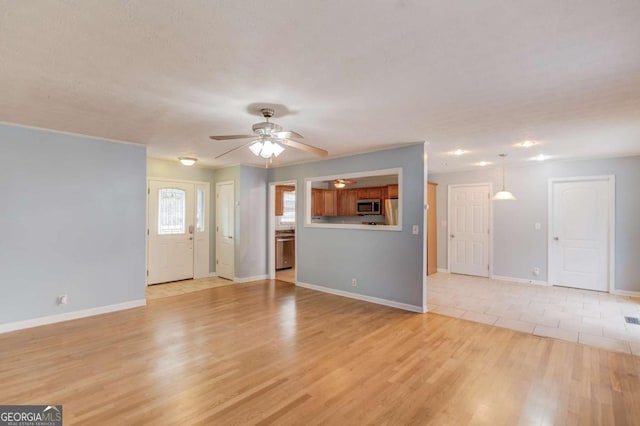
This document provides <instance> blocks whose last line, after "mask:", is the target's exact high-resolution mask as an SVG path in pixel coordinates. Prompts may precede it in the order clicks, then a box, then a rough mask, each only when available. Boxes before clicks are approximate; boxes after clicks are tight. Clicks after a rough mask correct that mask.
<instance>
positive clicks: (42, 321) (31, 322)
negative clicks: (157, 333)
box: [0, 299, 147, 334]
mask: <svg viewBox="0 0 640 426" xmlns="http://www.w3.org/2000/svg"><path fill="white" fill-rule="evenodd" d="M146 304H147V300H146V299H137V300H130V301H128V302H122V303H116V304H114V305H107V306H98V307H96V308H90V309H82V310H80V311H73V312H65V313H64V314H56V315H49V316H46V317H39V318H33V319H28V320H23V321H16V322H9V323H5V324H0V334H1V333H8V332H10V331H16V330H22V329H24V328H31V327H38V326H41V325H47V324H55V323H57V322H62V321H70V320H74V319H78V318H85V317H91V316H94V315H100V314H106V313H109V312H116V311H123V310H125V309H131V308H137V307H139V306H144V305H146Z"/></svg>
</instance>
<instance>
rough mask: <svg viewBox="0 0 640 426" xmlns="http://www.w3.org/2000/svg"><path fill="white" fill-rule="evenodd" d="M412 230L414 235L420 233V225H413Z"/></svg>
mask: <svg viewBox="0 0 640 426" xmlns="http://www.w3.org/2000/svg"><path fill="white" fill-rule="evenodd" d="M412 232H413V235H418V234H419V233H420V227H419V226H418V225H413V228H412Z"/></svg>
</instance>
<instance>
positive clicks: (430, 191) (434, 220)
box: [427, 182, 438, 275]
mask: <svg viewBox="0 0 640 426" xmlns="http://www.w3.org/2000/svg"><path fill="white" fill-rule="evenodd" d="M437 194H438V184H437V183H431V182H429V183H428V184H427V206H428V210H427V275H431V274H433V273H435V272H436V271H437V270H438V251H437V250H438V216H437V214H436V211H437V204H436V200H437Z"/></svg>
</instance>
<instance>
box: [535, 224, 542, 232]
mask: <svg viewBox="0 0 640 426" xmlns="http://www.w3.org/2000/svg"><path fill="white" fill-rule="evenodd" d="M535 227H536V231H539V230H541V229H542V224H540V222H536V225H535Z"/></svg>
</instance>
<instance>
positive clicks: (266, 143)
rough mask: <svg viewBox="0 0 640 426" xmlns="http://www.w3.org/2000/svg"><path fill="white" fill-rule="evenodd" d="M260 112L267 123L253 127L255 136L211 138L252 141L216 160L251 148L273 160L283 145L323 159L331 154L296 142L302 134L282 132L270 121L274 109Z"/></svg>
mask: <svg viewBox="0 0 640 426" xmlns="http://www.w3.org/2000/svg"><path fill="white" fill-rule="evenodd" d="M260 112H261V113H262V116H263V117H264V118H265V120H266V121H263V122H260V123H256V124H254V125H253V127H252V128H251V129H252V130H253V133H254V134H253V135H226V136H209V138H211V139H213V140H217V141H224V140H229V139H249V138H251V139H252V140H251V141H249V142H247V143H246V144H244V145H240V146H237V147H235V148H233V149H230V150H228V151H226V152H223V153H222V154H220V155H218V156H216V157H215V158H220V157H222V156H224V155H227V154H229V153H231V152H233V151H236V150H238V149H241V148H244V147H246V146H249V149H250V150H251V152H253V154H254V155H256V156H259V157H262V158H264V159H266V160H273V158H274V157H277V156H278V155H280V154H281V153H282V151H284V148H283V147H282V145H284V146H288V147H291V148H296V149H300V150H302V151H306V152H310V153H312V154H315V155H319V156H321V157H326V156H327V155H329V153H328V152H327V151H326V150H324V149H321V148H317V147H315V146H312V145H308V144H305V143H302V142H298V141H296V140H294V139H303V136H302V135H301V134H300V133H297V132H294V131H292V130H282V126H280V125H278V124H276V123H272V122H270V121H269V119H270V118H271V117H273V114H274V110H273V109H271V108H262V109H261V110H260Z"/></svg>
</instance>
